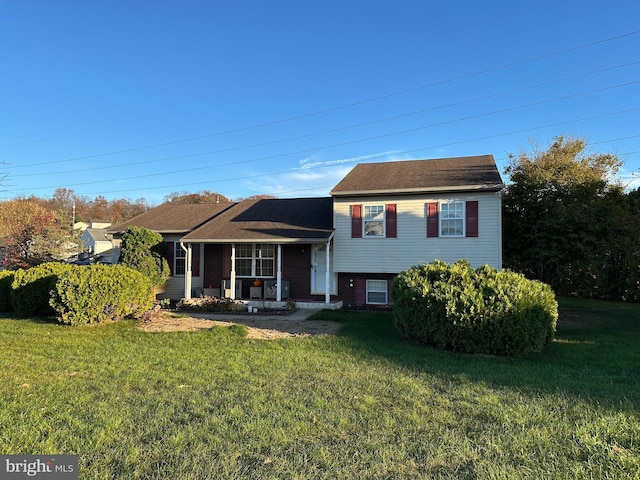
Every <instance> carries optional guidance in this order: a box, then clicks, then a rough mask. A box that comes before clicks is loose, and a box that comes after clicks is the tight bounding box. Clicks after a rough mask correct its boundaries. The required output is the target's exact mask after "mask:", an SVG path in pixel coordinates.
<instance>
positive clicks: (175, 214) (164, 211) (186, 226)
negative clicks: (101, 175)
mask: <svg viewBox="0 0 640 480" xmlns="http://www.w3.org/2000/svg"><path fill="white" fill-rule="evenodd" d="M233 205H234V204H233V203H200V204H172V203H163V204H162V205H160V206H158V207H155V208H152V209H151V210H148V211H146V212H144V213H141V214H140V215H137V216H135V217H133V218H132V219H130V220H127V221H126V222H122V223H120V224H118V225H113V226H111V227H109V228H108V229H107V231H109V232H110V233H120V232H124V231H125V230H126V229H127V227H130V226H136V227H145V228H148V229H149V230H153V231H154V232H158V233H186V232H190V231H191V230H193V229H194V228H197V227H199V226H200V225H202V224H203V223H204V222H206V221H207V220H209V219H210V218H213V217H215V216H216V215H218V214H219V213H221V212H223V211H224V210H226V209H228V208H230V207H232V206H233Z"/></svg>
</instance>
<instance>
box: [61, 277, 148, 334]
mask: <svg viewBox="0 0 640 480" xmlns="http://www.w3.org/2000/svg"><path fill="white" fill-rule="evenodd" d="M51 306H52V307H53V308H54V309H55V311H56V312H57V313H58V315H59V318H60V321H61V322H63V323H67V324H70V325H83V324H88V323H98V322H105V321H115V320H121V319H123V318H127V317H138V316H140V315H142V314H143V313H144V312H145V311H147V310H149V309H150V308H151V307H152V306H153V285H152V284H151V280H150V279H149V278H148V277H147V276H146V275H143V274H142V273H140V272H137V271H136V270H134V269H132V268H129V267H126V266H124V265H113V266H110V265H91V266H88V267H77V268H73V269H71V270H69V271H67V272H64V273H63V274H61V275H60V276H59V278H58V281H57V282H56V283H55V289H54V291H53V292H52V298H51Z"/></svg>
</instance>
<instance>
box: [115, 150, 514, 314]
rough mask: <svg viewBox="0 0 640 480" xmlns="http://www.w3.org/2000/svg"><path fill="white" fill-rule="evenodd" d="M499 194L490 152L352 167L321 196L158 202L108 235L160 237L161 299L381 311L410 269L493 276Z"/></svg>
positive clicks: (497, 262) (497, 259) (498, 258)
mask: <svg viewBox="0 0 640 480" xmlns="http://www.w3.org/2000/svg"><path fill="white" fill-rule="evenodd" d="M503 187H504V184H503V182H502V179H501V177H500V174H499V172H498V169H497V167H496V164H495V161H494V158H493V156H492V155H482V156H473V157H460V158H443V159H434V160H409V161H397V162H382V163H367V164H358V165H356V166H355V167H354V168H353V169H352V170H351V171H350V172H349V173H348V174H347V175H346V176H345V177H344V178H343V179H342V180H341V181H340V182H339V183H338V184H337V185H336V186H335V187H334V188H333V189H332V190H331V192H330V195H331V196H330V197H326V198H290V199H261V200H245V201H241V202H235V203H217V204H198V205H173V204H170V203H168V204H163V205H160V206H159V207H156V208H154V209H151V210H149V211H147V212H145V213H143V214H141V215H139V216H137V217H135V218H132V219H131V220H129V221H127V222H124V223H121V224H119V225H114V226H112V227H110V228H109V232H110V233H112V234H113V236H114V241H116V242H117V239H118V238H121V236H122V233H123V232H124V231H125V230H126V228H127V227H128V226H131V225H135V226H142V227H146V228H149V229H151V230H153V231H155V232H158V233H160V234H161V235H162V236H163V239H164V241H165V243H166V246H167V257H168V260H169V264H170V268H171V274H172V275H171V278H170V279H169V281H168V282H167V283H166V285H165V286H164V288H163V290H162V292H161V293H160V294H159V296H162V297H165V298H172V299H180V298H190V297H192V296H199V295H201V294H210V295H215V296H226V297H230V298H239V299H247V300H253V299H257V300H263V301H264V300H267V299H269V300H274V301H286V300H294V301H296V302H302V303H304V302H322V303H325V304H327V305H328V306H334V307H337V306H341V305H351V306H355V305H379V306H385V305H390V304H391V298H390V287H391V281H392V280H393V278H394V277H395V276H396V275H397V274H398V273H400V272H402V271H403V270H406V269H407V268H409V267H411V266H414V265H417V264H421V263H425V262H431V261H433V260H435V259H440V260H443V261H445V262H454V261H456V260H458V259H461V258H464V259H466V260H468V261H469V262H470V263H471V264H472V265H473V266H481V265H485V264H489V265H491V266H493V267H495V268H501V266H502V224H501V191H502V189H503Z"/></svg>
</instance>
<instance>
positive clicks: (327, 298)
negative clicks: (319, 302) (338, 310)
mask: <svg viewBox="0 0 640 480" xmlns="http://www.w3.org/2000/svg"><path fill="white" fill-rule="evenodd" d="M332 238H333V233H332V234H331V235H330V236H329V240H327V245H326V247H327V248H326V249H325V254H324V258H325V260H324V261H325V265H326V267H327V269H326V273H325V276H324V303H327V304H328V303H331V239H332Z"/></svg>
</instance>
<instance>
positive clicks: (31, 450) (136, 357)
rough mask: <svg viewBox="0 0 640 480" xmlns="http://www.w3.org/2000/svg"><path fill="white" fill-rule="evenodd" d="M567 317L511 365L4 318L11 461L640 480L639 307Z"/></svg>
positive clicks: (378, 347) (343, 345)
mask: <svg viewBox="0 0 640 480" xmlns="http://www.w3.org/2000/svg"><path fill="white" fill-rule="evenodd" d="M561 307H562V308H561V318H560V323H559V328H558V333H557V339H556V341H555V342H554V343H553V344H552V345H550V346H548V347H547V348H546V350H545V351H544V352H543V353H541V354H532V355H529V356H526V357H523V358H516V359H514V358H496V357H491V356H473V355H462V354H452V353H447V352H443V351H438V350H434V349H431V348H427V347H422V346H419V345H413V344H411V343H409V342H407V341H405V340H403V339H402V338H400V337H399V336H398V335H397V334H396V332H395V330H394V329H393V327H392V325H391V316H390V315H389V314H375V313H357V314H355V313H345V312H323V313H321V314H319V315H318V318H326V319H337V320H339V321H341V322H343V323H344V327H343V330H342V332H341V334H340V335H339V336H335V337H331V336H324V337H315V338H306V339H305V338H300V339H287V340H278V341H265V340H247V339H246V338H244V337H243V333H244V329H242V328H232V329H229V328H216V329H213V330H210V331H200V332H194V333H144V332H142V331H140V330H138V329H137V327H136V323H135V322H123V323H119V324H111V325H104V326H87V327H68V326H60V325H57V324H53V323H46V322H40V321H30V320H19V319H11V318H4V319H0V453H3V454H16V453H22V454H44V453H46V454H55V453H58V454H60V453H65V454H70V453H73V454H78V455H79V463H80V478H81V479H87V478H90V479H113V478H123V479H133V478H157V479H208V478H225V479H227V478H251V479H260V478H297V479H311V478H336V479H348V478H357V479H361V478H391V479H398V478H407V479H409V478H411V479H413V478H425V479H432V478H435V479H438V478H455V479H465V478H469V479H476V478H478V479H485V478H505V479H518V478H521V479H533V478H536V479H580V478H611V479H618V478H640V342H639V340H640V306H638V305H623V304H615V303H605V302H594V301H584V300H574V299H561ZM329 317H332V318H329Z"/></svg>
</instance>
